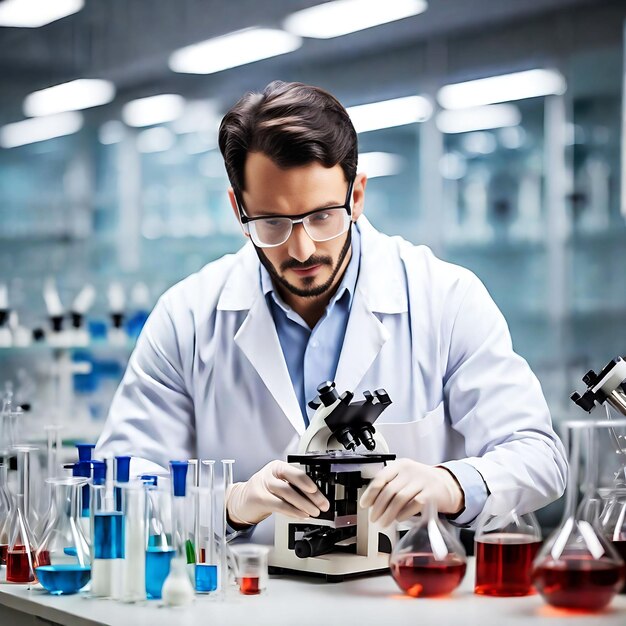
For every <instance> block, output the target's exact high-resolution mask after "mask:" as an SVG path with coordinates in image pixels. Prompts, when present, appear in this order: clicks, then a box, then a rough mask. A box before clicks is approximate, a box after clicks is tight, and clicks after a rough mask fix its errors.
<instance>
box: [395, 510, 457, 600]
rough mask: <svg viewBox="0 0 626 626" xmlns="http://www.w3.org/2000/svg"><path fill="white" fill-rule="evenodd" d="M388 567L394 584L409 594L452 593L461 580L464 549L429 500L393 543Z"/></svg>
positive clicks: (417, 595) (431, 594)
mask: <svg viewBox="0 0 626 626" xmlns="http://www.w3.org/2000/svg"><path fill="white" fill-rule="evenodd" d="M389 568H390V570H391V575H392V576H393V578H394V580H395V581H396V584H397V585H398V587H400V589H402V591H404V592H405V593H406V594H408V595H409V596H412V597H413V598H422V597H429V596H440V595H445V594H448V593H452V591H454V590H455V589H456V588H457V587H458V586H459V585H460V584H461V581H462V580H463V577H464V576H465V570H466V568H467V557H466V555H465V550H464V548H463V546H462V545H461V543H460V542H459V540H458V539H457V538H456V537H455V536H454V535H453V533H452V532H451V531H450V529H449V527H448V525H447V522H445V521H444V520H441V519H439V517H438V515H437V508H436V506H435V504H434V503H433V502H428V503H426V505H425V507H424V509H423V511H422V516H421V518H420V519H419V521H417V522H416V523H415V525H414V526H413V528H411V529H410V530H409V531H408V532H407V533H406V534H405V535H404V537H402V539H400V541H399V542H398V543H397V544H396V545H395V547H394V549H393V551H392V552H391V556H390V557H389Z"/></svg>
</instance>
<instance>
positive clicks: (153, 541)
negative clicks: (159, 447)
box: [141, 475, 175, 600]
mask: <svg viewBox="0 0 626 626" xmlns="http://www.w3.org/2000/svg"><path fill="white" fill-rule="evenodd" d="M141 480H143V481H144V487H145V491H146V595H147V596H148V598H149V599H155V600H156V599H160V598H161V592H162V589H163V583H164V582H165V579H166V578H167V576H168V574H169V573H170V564H171V562H172V558H173V557H174V554H175V549H174V544H173V542H172V538H173V533H172V515H171V512H172V502H171V499H172V496H171V494H170V492H169V490H166V489H163V488H159V484H158V478H157V477H156V476H149V475H145V476H141Z"/></svg>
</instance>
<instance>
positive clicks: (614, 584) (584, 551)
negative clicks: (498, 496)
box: [533, 421, 624, 611]
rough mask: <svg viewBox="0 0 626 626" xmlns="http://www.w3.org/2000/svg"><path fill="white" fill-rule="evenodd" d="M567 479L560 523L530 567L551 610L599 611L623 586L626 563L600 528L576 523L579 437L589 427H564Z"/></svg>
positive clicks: (578, 519)
mask: <svg viewBox="0 0 626 626" xmlns="http://www.w3.org/2000/svg"><path fill="white" fill-rule="evenodd" d="M564 426H565V428H566V431H565V434H566V443H567V444H568V447H569V477H568V483H567V490H566V506H565V512H564V514H563V520H562V522H561V524H560V526H559V528H557V529H556V530H555V531H554V532H553V533H552V535H550V537H549V538H548V539H547V541H546V543H545V544H544V546H543V547H542V548H541V550H540V551H539V554H538V555H537V558H536V559H535V562H534V563H533V583H534V585H535V588H536V589H537V591H539V593H540V594H541V595H542V596H543V598H544V600H545V601H546V602H548V603H549V604H552V605H553V606H557V607H562V608H569V609H583V610H587V611H597V610H600V609H603V608H604V607H605V606H606V605H607V604H609V602H610V601H611V600H612V599H613V597H614V596H615V594H616V593H617V592H618V591H619V589H620V588H621V586H622V583H623V581H624V562H623V561H622V559H621V558H620V556H619V554H618V553H617V552H616V551H615V549H614V548H613V546H612V545H611V543H610V542H609V541H608V540H607V539H606V538H605V537H604V536H603V534H602V531H601V530H600V528H599V527H598V526H597V525H596V524H594V523H592V522H589V521H588V520H585V519H582V518H581V517H580V512H579V507H578V506H577V505H578V500H579V487H578V474H579V468H580V449H581V436H582V433H583V431H584V430H585V429H587V428H589V427H590V426H592V422H581V421H576V422H566V423H565V424H564Z"/></svg>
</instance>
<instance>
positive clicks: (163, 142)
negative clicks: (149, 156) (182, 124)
mask: <svg viewBox="0 0 626 626" xmlns="http://www.w3.org/2000/svg"><path fill="white" fill-rule="evenodd" d="M175 137H176V136H175V135H174V133H173V132H172V131H171V130H170V129H169V128H163V126H159V127H157V128H149V129H148V130H142V131H141V132H140V133H139V135H137V150H139V152H144V153H149V152H165V151H166V150H169V149H170V148H172V147H173V146H174V143H175V141H176V139H175Z"/></svg>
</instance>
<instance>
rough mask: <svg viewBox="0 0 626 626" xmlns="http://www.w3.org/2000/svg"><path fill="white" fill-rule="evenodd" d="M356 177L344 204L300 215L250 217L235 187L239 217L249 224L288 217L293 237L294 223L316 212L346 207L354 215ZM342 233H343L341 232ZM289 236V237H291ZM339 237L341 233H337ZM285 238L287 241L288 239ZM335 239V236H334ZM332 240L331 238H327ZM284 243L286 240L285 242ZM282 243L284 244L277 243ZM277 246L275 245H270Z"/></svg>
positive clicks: (349, 186) (349, 184) (349, 213)
mask: <svg viewBox="0 0 626 626" xmlns="http://www.w3.org/2000/svg"><path fill="white" fill-rule="evenodd" d="M354 180H355V179H354V178H353V179H352V180H351V181H350V182H349V183H348V192H347V193H346V200H345V202H344V203H343V204H338V205H333V206H326V207H324V208H322V209H313V210H312V211H307V212H306V213H300V214H299V215H294V216H289V215H259V216H258V217H249V216H247V215H246V213H245V207H244V204H243V198H241V196H240V194H239V190H236V189H234V190H233V191H234V194H235V202H236V204H237V210H238V211H239V219H240V220H241V223H242V224H244V225H245V224H249V223H250V222H257V221H259V220H268V219H269V220H271V219H288V220H290V221H291V230H290V232H289V237H291V233H292V232H293V227H294V224H301V223H302V221H303V220H304V219H305V218H306V217H309V215H314V214H315V213H323V212H324V211H330V210H331V209H344V210H345V211H346V212H347V213H348V217H352V207H351V206H350V201H351V200H352V190H353V189H354ZM340 234H341V233H340ZM289 237H287V239H289ZM337 237H339V235H337ZM287 239H285V241H287ZM333 239H334V238H333ZM327 241H330V240H327ZM283 243H284V242H283ZM277 245H282V244H277ZM268 247H275V246H268Z"/></svg>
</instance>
